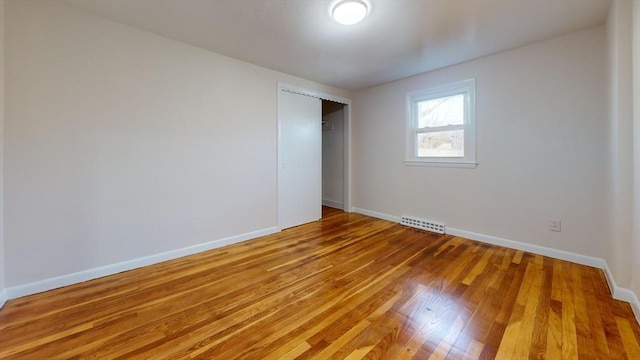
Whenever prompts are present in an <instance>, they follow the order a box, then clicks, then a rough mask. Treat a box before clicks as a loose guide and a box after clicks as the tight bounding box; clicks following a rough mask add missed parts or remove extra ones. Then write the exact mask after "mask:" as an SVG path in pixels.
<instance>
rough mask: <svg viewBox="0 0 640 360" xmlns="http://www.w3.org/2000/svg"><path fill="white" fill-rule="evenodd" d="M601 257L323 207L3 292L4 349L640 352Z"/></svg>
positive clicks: (161, 353) (468, 355)
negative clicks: (103, 271) (31, 288)
mask: <svg viewBox="0 0 640 360" xmlns="http://www.w3.org/2000/svg"><path fill="white" fill-rule="evenodd" d="M639 343H640V328H639V326H638V324H637V322H636V321H635V319H634V317H633V314H632V312H631V309H630V307H629V305H628V304H626V303H623V302H619V301H616V300H613V299H612V298H611V296H610V293H609V289H608V288H607V284H606V281H605V278H604V276H603V273H602V271H600V270H598V269H594V268H590V267H586V266H581V265H576V264H573V263H569V262H564V261H559V260H554V259H550V258H546V257H542V256H538V255H533V254H529V253H523V252H521V251H516V250H511V249H506V248H501V247H496V246H490V245H486V244H481V243H478V242H474V241H470V240H466V239H462V238H457V237H452V236H449V235H436V234H431V233H428V232H424V231H420V230H415V229H411V228H407V227H403V226H401V225H398V224H394V223H391V222H387V221H383V220H378V219H373V218H370V217H366V216H362V215H358V214H346V213H342V212H339V211H334V210H330V209H325V217H324V218H323V220H321V221H318V222H315V223H312V224H308V225H304V226H300V227H297V228H293V229H289V230H286V231H283V232H281V233H278V234H275V235H272V236H267V237H263V238H260V239H257V240H252V241H248V242H244V243H240V244H236V245H233V246H228V247H225V248H221V249H216V250H212V251H208V252H205V253H201V254H197V255H194V256H189V257H185V258H181V259H177V260H174V261H169V262H165V263H162V264H158V265H154V266H149V267H146V268H143V269H138V270H133V271H128V272H125V273H121V274H117V275H113V276H109V277H105V278H101V279H97V280H93V281H89V282H86V283H82V284H78V285H74V286H69V287H65V288H61V289H57V290H53V291H49V292H46V293H42V294H37V295H32V296H28V297H24V298H20V299H16V300H12V301H9V302H8V303H7V304H6V305H5V307H4V308H3V309H2V310H0V358H2V359H188V358H202V359H294V358H295V359H350V360H353V359H445V358H446V359H494V358H496V359H527V358H533V359H640V346H639V345H638V344H639Z"/></svg>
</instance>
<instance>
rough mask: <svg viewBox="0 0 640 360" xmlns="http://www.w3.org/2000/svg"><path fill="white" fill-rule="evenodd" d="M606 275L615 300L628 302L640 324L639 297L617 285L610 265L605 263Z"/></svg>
mask: <svg viewBox="0 0 640 360" xmlns="http://www.w3.org/2000/svg"><path fill="white" fill-rule="evenodd" d="M602 270H603V271H604V275H605V277H606V278H607V282H608V283H609V289H611V293H612V295H613V298H614V299H616V300H621V301H626V302H628V303H629V304H630V305H631V309H632V310H633V313H634V314H635V316H636V320H638V323H640V301H638V297H637V296H636V294H635V293H634V292H633V291H631V290H629V289H626V288H623V287H620V286H618V285H617V284H616V280H615V279H614V277H613V273H612V272H611V269H609V265H608V264H606V263H605V266H604V268H603V269H602Z"/></svg>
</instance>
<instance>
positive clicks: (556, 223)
mask: <svg viewBox="0 0 640 360" xmlns="http://www.w3.org/2000/svg"><path fill="white" fill-rule="evenodd" d="M549 231H555V232H561V231H562V221H560V220H549Z"/></svg>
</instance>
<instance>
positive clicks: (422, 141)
mask: <svg viewBox="0 0 640 360" xmlns="http://www.w3.org/2000/svg"><path fill="white" fill-rule="evenodd" d="M417 135H418V139H417V140H418V157H464V130H454V131H439V132H432V133H420V134H417Z"/></svg>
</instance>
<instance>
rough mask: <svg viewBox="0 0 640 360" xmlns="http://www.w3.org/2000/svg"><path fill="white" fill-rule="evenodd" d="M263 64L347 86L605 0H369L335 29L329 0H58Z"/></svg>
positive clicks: (476, 48) (560, 29)
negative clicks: (362, 13)
mask: <svg viewBox="0 0 640 360" xmlns="http://www.w3.org/2000/svg"><path fill="white" fill-rule="evenodd" d="M63 1H65V2H68V3H72V4H75V5H77V6H80V7H82V8H84V9H86V10H89V11H91V12H93V13H97V14H100V15H103V16H105V17H108V18H111V19H113V20H116V21H119V22H122V23H124V24H127V25H130V26H133V27H136V28H140V29H144V30H147V31H150V32H152V33H155V34H158V35H162V36H166V37H168V38H171V39H174V40H178V41H181V42H184V43H188V44H191V45H194V46H197V47H200V48H203V49H208V50H211V51H214V52H217V53H219V54H223V55H227V56H230V57H233V58H236V59H240V60H244V61H247V62H250V63H253V64H256V65H260V66H263V67H266V68H270V69H274V70H278V71H282V72H285V73H288V74H292V75H297V76H300V77H303V78H306V79H310V80H315V81H317V82H320V83H324V84H327V85H333V86H336V87H339V88H343V89H349V90H356V89H362V88H366V87H369V86H373V85H378V84H381V83H385V82H388V81H392V80H397V79H400V78H404V77H407V76H411V75H415V74H418V73H422V72H425V71H429V70H433V69H437V68H441V67H445V66H449V65H453V64H456V63H460V62H463V61H467V60H470V59H474V58H477V57H481V56H485V55H489V54H492V53H496V52H500V51H504V50H508V49H512V48H515V47H518V46H522V45H525V44H529V43H532V42H536V41H540V40H544V39H548V38H551V37H554V36H558V35H562V34H565V33H568V32H572V31H576V30H580V29H585V28H588V27H591V26H595V25H598V24H601V23H603V22H604V21H605V20H606V17H607V13H608V9H609V5H610V2H611V1H610V0H370V1H371V3H372V10H371V12H370V15H369V16H368V17H367V18H366V19H365V20H364V21H363V22H361V23H360V24H357V25H353V26H344V25H339V24H337V23H334V22H333V21H332V20H331V18H330V17H329V6H330V5H331V3H333V2H335V0H333V1H331V0H63Z"/></svg>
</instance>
